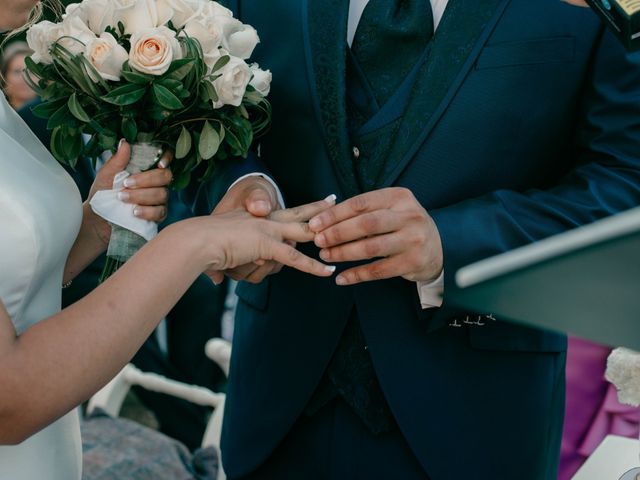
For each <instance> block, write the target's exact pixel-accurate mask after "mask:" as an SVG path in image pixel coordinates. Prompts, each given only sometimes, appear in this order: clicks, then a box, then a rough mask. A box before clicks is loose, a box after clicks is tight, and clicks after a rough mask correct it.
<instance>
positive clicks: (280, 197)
mask: <svg viewBox="0 0 640 480" xmlns="http://www.w3.org/2000/svg"><path fill="white" fill-rule="evenodd" d="M249 177H262V178H264V179H265V180H266V181H267V182H269V183H270V184H271V185H273V188H275V189H276V197H277V199H278V203H279V204H280V208H285V206H286V205H285V203H284V197H283V196H282V192H281V191H280V188H279V187H278V184H277V183H276V182H274V181H273V179H272V178H271V177H270V176H268V175H265V174H264V173H260V172H253V173H247V174H246V175H243V176H241V177H240V178H239V179H237V180H236V181H235V182H233V183H232V184H231V186H230V187H229V189H228V190H227V191H229V190H231V189H232V188H233V186H234V185H235V184H236V183H238V182H240V181H242V180H244V179H245V178H249Z"/></svg>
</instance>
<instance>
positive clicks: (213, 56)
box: [204, 48, 229, 73]
mask: <svg viewBox="0 0 640 480" xmlns="http://www.w3.org/2000/svg"><path fill="white" fill-rule="evenodd" d="M225 55H229V52H227V51H226V50H224V49H223V48H216V49H215V50H211V51H210V52H209V53H205V54H204V63H205V64H206V65H207V67H208V68H207V73H211V72H212V70H213V67H214V66H215V65H216V63H218V60H220V59H221V58H222V57H224V56H225ZM216 73H221V72H216Z"/></svg>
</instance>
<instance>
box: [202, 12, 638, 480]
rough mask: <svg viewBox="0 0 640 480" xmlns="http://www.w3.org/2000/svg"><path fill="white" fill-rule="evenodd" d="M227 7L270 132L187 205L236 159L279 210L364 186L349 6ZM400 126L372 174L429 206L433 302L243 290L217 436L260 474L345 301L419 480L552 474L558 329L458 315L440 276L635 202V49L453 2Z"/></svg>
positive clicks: (277, 280)
mask: <svg viewBox="0 0 640 480" xmlns="http://www.w3.org/2000/svg"><path fill="white" fill-rule="evenodd" d="M233 3H235V5H234V6H235V8H236V10H237V13H239V15H240V16H241V18H242V20H243V21H244V22H246V23H250V24H252V25H253V26H255V27H256V28H257V29H258V32H259V34H260V37H261V43H260V45H259V46H258V49H257V50H256V54H255V58H256V59H257V61H258V62H259V63H260V65H261V67H263V68H269V69H271V70H272V72H273V85H272V93H271V96H270V100H271V102H272V104H273V127H272V129H271V131H270V133H269V134H268V135H267V136H266V137H265V138H264V139H263V140H262V141H261V153H262V158H261V160H260V162H259V163H258V162H256V161H255V160H249V161H247V162H244V163H243V164H236V166H229V167H228V168H227V169H226V170H225V169H224V168H223V169H221V173H220V176H219V177H218V179H217V181H216V182H214V183H212V184H210V185H209V186H206V187H203V188H202V189H201V191H200V195H199V196H198V199H199V208H200V210H201V213H205V212H206V211H210V209H211V208H212V207H213V206H215V202H216V200H217V199H218V198H219V197H220V195H221V194H222V193H223V192H224V185H225V184H228V181H229V180H231V179H232V178H233V177H234V176H237V174H238V173H239V170H242V171H250V170H255V169H257V168H263V169H265V170H268V172H269V173H270V174H271V175H272V177H273V178H274V179H275V180H276V181H277V182H278V184H279V185H280V188H281V189H282V191H283V193H284V195H285V198H286V201H287V202H288V204H289V205H298V204H302V203H306V202H310V201H314V200H317V199H321V198H324V197H325V196H327V195H328V194H331V193H336V194H338V197H339V200H342V199H345V198H346V197H349V196H351V195H353V194H355V193H358V192H354V191H350V190H348V184H347V182H344V181H343V180H344V176H348V175H352V174H353V172H352V169H350V161H351V159H350V155H349V153H350V145H349V143H348V138H347V134H346V132H347V129H346V121H345V110H344V56H345V51H346V45H345V44H346V41H345V38H346V36H345V31H346V12H345V6H344V4H346V3H347V2H343V1H341V0H269V1H268V2H265V1H263V0H239V1H236V2H233ZM398 54H399V55H401V54H402V46H401V45H399V46H398ZM397 137H398V138H397V139H396V140H395V143H394V147H393V148H392V150H391V153H390V155H391V159H390V160H391V161H390V162H389V165H390V168H389V169H388V171H387V172H386V174H385V180H384V182H383V184H382V185H381V186H400V187H405V188H408V189H410V190H411V191H412V192H413V193H414V195H415V196H416V198H417V199H418V201H419V202H420V203H421V204H422V205H423V206H424V207H425V208H426V209H427V210H428V211H429V212H430V214H431V215H432V216H433V218H434V219H435V222H436V224H437V227H438V229H439V232H440V235H441V238H442V244H443V247H444V269H445V275H446V279H445V303H444V306H443V307H442V308H440V309H436V310H427V311H423V310H421V309H420V307H419V300H418V296H417V292H416V287H415V284H413V283H411V282H408V281H405V280H402V279H392V280H385V281H379V282H373V283H369V284H364V285H358V286H353V287H347V288H338V287H337V286H335V284H334V282H333V280H332V279H319V278H314V277H311V276H308V275H304V274H301V273H298V272H296V271H293V270H291V269H284V270H283V271H282V272H281V273H280V274H278V275H275V276H272V277H270V278H268V279H267V280H266V281H264V282H262V283H261V284H259V285H250V284H241V285H240V287H239V288H238V291H237V293H238V295H239V297H240V299H241V302H240V305H239V309H238V313H237V318H236V327H235V338H234V347H233V348H234V355H233V359H232V365H231V378H230V384H229V389H228V400H227V407H226V417H225V428H224V435H223V460H224V463H225V468H226V470H227V472H228V473H229V474H230V476H239V475H242V474H244V473H246V472H249V471H251V470H252V469H254V468H256V466H258V465H259V464H260V463H261V462H262V461H264V459H265V458H267V457H268V455H269V454H270V453H271V452H272V451H273V449H274V448H275V447H276V446H277V444H278V442H279V441H280V440H281V439H282V438H283V437H284V435H285V434H286V432H287V431H288V429H289V428H290V427H291V425H292V424H293V423H294V422H295V420H296V418H297V417H299V416H300V415H301V414H302V412H303V409H304V408H305V405H306V404H307V402H308V401H309V399H310V397H311V395H312V393H313V391H314V389H315V388H316V386H317V384H318V382H319V379H320V378H321V376H322V374H323V372H324V370H325V368H326V366H327V363H328V361H329V359H330V358H331V356H332V354H333V351H334V349H335V347H336V345H337V343H338V340H339V338H340V335H341V332H342V329H343V327H344V325H345V322H346V321H347V318H348V317H349V314H350V313H351V311H352V310H353V309H354V308H355V309H356V310H357V312H358V316H359V319H360V322H361V325H362V329H363V331H364V334H365V337H366V340H367V343H368V345H369V352H370V353H371V357H372V359H373V363H374V366H375V369H376V373H377V375H378V377H379V379H380V383H381V386H382V389H383V391H384V393H385V396H386V398H387V400H388V402H389V405H390V407H391V410H392V411H393V414H394V416H395V418H396V420H397V422H398V425H399V426H400V429H401V430H402V432H403V434H404V436H405V437H406V439H407V441H408V443H409V445H410V446H411V448H412V450H413V451H414V452H415V454H416V456H417V458H418V459H419V460H420V462H421V463H422V465H423V466H424V468H425V471H426V472H427V473H428V474H429V475H430V477H431V478H432V479H434V480H441V479H450V478H461V476H462V475H463V473H462V472H460V473H457V472H458V470H456V469H458V468H462V467H463V466H464V467H465V468H466V467H468V468H469V469H470V470H469V471H468V472H469V473H472V474H473V477H474V478H479V479H494V478H504V479H513V478H519V479H531V480H534V479H535V480H539V479H552V478H556V468H557V458H558V451H559V442H560V436H561V428H562V415H563V408H564V372H563V370H564V358H565V357H564V351H565V349H566V338H565V337H564V336H562V335H557V334H553V333H549V332H544V331H539V330H534V329H530V328H524V327H520V326H514V325H512V324H509V323H507V322H504V321H501V320H500V319H499V318H498V319H497V320H498V321H496V322H488V324H487V325H486V326H484V327H481V326H468V325H467V326H465V327H464V328H452V327H450V326H449V324H450V322H451V320H452V319H453V318H455V316H456V315H459V312H455V311H454V310H452V309H450V308H449V307H448V306H447V298H446V291H447V290H446V286H447V285H450V284H451V282H452V279H453V275H454V273H455V272H456V270H457V269H458V268H459V267H461V266H463V265H466V264H469V263H471V262H474V261H476V260H479V259H482V258H485V257H488V256H491V255H494V254H498V253H501V252H504V251H507V250H510V249H513V248H514V247H518V246H520V245H523V244H526V243H529V242H532V241H535V240H537V239H541V238H544V237H547V236H550V235H553V234H556V233H559V232H562V231H564V230H567V229H570V228H573V227H576V226H578V225H582V224H586V223H589V222H592V221H594V220H596V219H599V218H601V217H604V216H607V215H610V214H613V213H616V212H619V211H621V210H625V209H628V208H630V207H633V206H635V205H637V204H638V201H639V200H640V157H639V156H640V148H639V142H640V57H639V56H638V55H637V54H636V55H629V54H627V53H625V52H624V51H623V49H622V47H621V46H620V45H619V43H618V42H617V41H616V40H615V39H614V38H613V37H612V36H611V35H609V34H608V33H607V32H605V31H604V29H603V27H602V25H601V24H600V23H599V22H598V20H597V18H596V17H595V15H593V13H592V12H590V11H588V10H583V9H578V8H574V7H571V6H568V5H566V4H564V3H562V2H560V1H559V0H536V1H532V0H451V1H450V4H449V7H448V9H447V12H446V13H445V16H444V18H443V20H442V23H441V24H440V26H439V29H438V31H437V33H436V37H435V39H434V42H433V45H432V50H431V53H430V58H429V61H428V62H427V63H426V64H425V66H424V68H423V70H422V71H421V73H420V76H419V79H418V82H417V84H416V87H415V90H414V93H413V96H412V100H411V103H410V107H409V110H408V111H407V112H405V114H404V117H403V124H402V126H401V128H400V131H399V134H398V135H397ZM301 248H302V250H303V251H305V252H306V253H308V254H310V255H317V249H315V248H314V247H313V246H309V245H305V246H302V247H301ZM347 266H348V265H347ZM347 266H341V267H339V268H345V267H347ZM531 294H532V295H535V294H536V292H531ZM485 313H486V312H485ZM603 321H606V319H603ZM380 461H384V459H381V460H380Z"/></svg>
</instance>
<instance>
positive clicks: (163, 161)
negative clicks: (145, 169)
mask: <svg viewBox="0 0 640 480" xmlns="http://www.w3.org/2000/svg"><path fill="white" fill-rule="evenodd" d="M158 166H159V167H160V168H167V167H168V166H169V163H168V162H167V160H166V158H163V159H162V160H160V161H159V162H158Z"/></svg>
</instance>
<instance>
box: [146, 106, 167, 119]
mask: <svg viewBox="0 0 640 480" xmlns="http://www.w3.org/2000/svg"><path fill="white" fill-rule="evenodd" d="M145 111H146V114H147V115H148V117H149V118H151V119H153V120H158V121H163V120H166V119H167V118H169V117H170V116H171V112H170V111H169V110H167V109H166V108H163V107H162V106H160V105H153V106H151V107H150V108H147V109H146V110H145Z"/></svg>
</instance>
